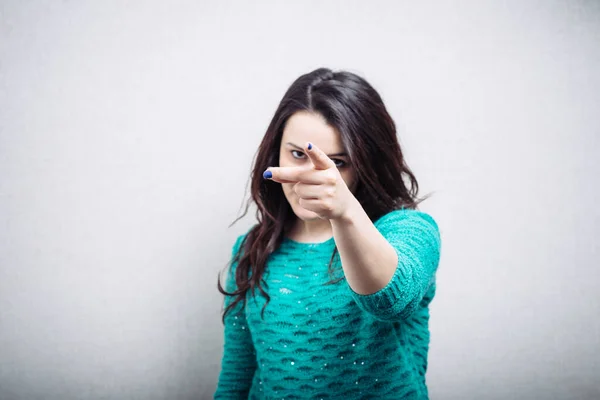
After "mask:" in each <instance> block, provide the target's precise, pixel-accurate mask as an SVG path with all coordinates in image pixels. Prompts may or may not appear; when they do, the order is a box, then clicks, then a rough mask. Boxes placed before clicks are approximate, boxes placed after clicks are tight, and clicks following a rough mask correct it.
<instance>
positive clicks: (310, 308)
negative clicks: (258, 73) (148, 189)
mask: <svg viewBox="0 0 600 400" xmlns="http://www.w3.org/2000/svg"><path fill="white" fill-rule="evenodd" d="M417 192H418V184H417V180H416V179H415V176H414V175H413V173H412V172H411V171H410V169H409V168H408V166H407V165H406V163H405V161H404V158H403V155H402V151H401V149H400V145H399V142H398V139H397V136H396V128H395V125H394V122H393V120H392V118H391V117H390V116H389V114H388V112H387V111H386V108H385V106H384V104H383V102H382V100H381V97H380V96H379V94H378V93H377V92H376V91H375V89H373V87H371V85H369V83H367V82H366V81H365V80H364V79H362V78H360V77H359V76H357V75H355V74H352V73H349V72H344V71H341V72H332V71H331V70H329V69H324V68H321V69H317V70H315V71H313V72H311V73H308V74H305V75H303V76H301V77H300V78H298V79H297V80H296V81H295V82H294V83H293V84H292V85H291V87H290V88H289V89H288V91H287V92H286V93H285V95H284V97H283V99H282V100H281V103H280V104H279V107H278V108H277V111H276V112H275V115H274V117H273V119H272V121H271V123H270V125H269V127H268V128H267V132H266V134H265V136H264V138H263V140H262V143H261V145H260V148H259V149H258V153H257V156H256V159H255V165H254V169H253V172H252V176H251V196H252V199H251V200H253V201H254V202H255V203H256V206H257V208H258V210H257V219H258V224H256V225H255V226H254V227H253V228H252V229H250V231H249V232H247V233H246V234H245V235H242V236H240V237H239V238H238V240H237V241H236V243H235V245H234V246H233V254H232V262H231V267H230V269H229V274H228V277H227V279H226V285H225V288H223V287H222V286H221V283H220V282H219V284H218V286H219V290H220V291H221V293H223V294H225V295H226V297H225V306H226V308H225V312H224V315H223V322H224V324H225V344H224V353H223V359H222V368H221V373H220V377H219V382H218V387H217V390H216V393H215V398H216V399H344V400H353V399H427V398H428V393H427V387H426V383H425V372H426V370H427V352H428V347H429V328H428V322H429V309H428V306H429V303H430V302H431V300H432V298H433V296H434V293H435V272H436V270H437V267H438V262H439V258H440V236H439V231H438V227H437V224H436V222H435V221H434V220H433V219H432V217H431V216H429V215H428V214H426V213H423V212H420V211H417V205H418V203H419V202H420V201H421V200H420V199H418V198H417ZM246 210H247V208H246Z"/></svg>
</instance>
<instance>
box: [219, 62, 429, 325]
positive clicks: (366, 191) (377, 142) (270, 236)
mask: <svg viewBox="0 0 600 400" xmlns="http://www.w3.org/2000/svg"><path fill="white" fill-rule="evenodd" d="M299 111H308V112H313V113H317V114H320V115H321V116H323V117H324V118H325V120H326V121H327V123H328V124H329V125H331V126H332V127H334V128H335V129H337V131H338V132H339V133H340V135H341V140H342V143H343V145H344V149H345V152H346V153H347V154H348V157H349V158H350V164H351V165H352V166H353V168H354V169H355V171H356V178H357V182H358V184H357V186H356V189H355V191H354V196H355V197H356V198H357V199H358V201H359V202H360V204H361V205H362V207H363V209H364V210H365V211H366V213H367V214H368V216H369V218H370V219H371V221H375V220H377V219H378V218H379V217H381V216H383V215H384V214H386V213H388V212H390V211H393V210H396V209H400V208H408V209H416V208H417V205H418V204H419V203H420V202H421V201H423V200H424V199H425V198H422V199H419V198H418V197H417V194H418V190H419V185H418V183H417V179H416V178H415V176H414V174H413V173H412V171H411V170H410V169H409V168H408V166H407V164H406V162H405V160H404V157H403V154H402V150H401V148H400V143H399V141H398V137H397V135H396V126H395V124H394V121H393V120H392V118H391V117H390V115H389V114H388V112H387V110H386V108H385V105H384V104H383V101H382V100H381V97H380V96H379V94H378V93H377V91H376V90H375V89H374V88H373V87H372V86H371V85H370V84H369V83H368V82H367V81H366V80H365V79H363V78H361V77H360V76H358V75H356V74H353V73H351V72H347V71H337V72H333V71H331V70H330V69H327V68H319V69H317V70H315V71H312V72H310V73H307V74H305V75H302V76H300V77H299V78H298V79H296V81H294V82H293V83H292V85H291V86H290V87H289V89H288V90H287V92H286V93H285V95H284V96H283V99H281V102H280V103H279V106H278V107H277V110H276V111H275V115H274V116H273V118H272V120H271V123H270V124H269V127H268V128H267V131H266V133H265V136H264V137H263V140H262V142H261V144H260V146H259V148H258V151H257V153H256V155H255V157H254V167H253V169H252V174H251V176H250V184H251V189H250V194H251V197H250V198H249V199H248V201H247V202H246V207H245V210H244V212H243V214H241V215H240V216H239V217H238V218H237V219H236V220H235V221H234V222H233V223H232V225H233V224H234V223H235V222H237V221H239V220H240V219H241V218H243V217H244V216H245V215H246V214H247V212H248V208H249V207H250V205H251V203H252V202H254V203H255V204H256V206H257V210H256V219H257V221H258V223H257V224H256V225H255V226H254V227H253V228H252V229H251V230H250V231H249V232H248V233H247V235H246V236H245V238H244V240H243V242H242V243H241V245H240V249H239V251H238V252H237V254H234V256H233V259H232V260H231V263H230V265H232V264H233V263H235V262H237V263H238V265H237V268H236V270H235V283H236V285H237V289H236V290H235V291H233V292H227V291H226V290H224V289H223V286H222V285H221V281H220V279H219V280H218V282H217V287H218V289H219V292H221V293H222V294H224V295H225V296H233V297H234V299H233V301H231V302H230V304H229V305H228V306H227V307H226V308H225V310H224V312H223V320H224V319H225V315H226V314H227V313H228V312H229V311H230V310H231V309H232V308H233V307H235V306H236V304H238V303H239V302H243V304H244V305H245V304H246V294H247V292H248V290H251V293H252V295H255V290H256V289H257V288H258V289H259V291H260V292H261V294H262V295H263V296H265V297H266V299H267V301H266V303H265V307H266V305H267V304H268V302H269V300H270V297H269V295H268V293H267V292H266V291H265V289H264V288H263V285H264V286H266V283H265V282H264V281H263V280H262V277H263V272H264V271H265V267H266V261H267V258H268V257H269V255H270V254H271V253H273V252H274V251H275V250H277V248H278V247H279V245H280V244H281V242H282V241H283V239H284V234H285V232H287V229H288V228H290V226H291V224H292V223H293V222H294V220H295V219H296V218H297V217H296V215H295V214H294V212H293V211H292V208H291V206H290V204H289V203H288V201H287V199H286V198H285V196H284V193H283V189H282V186H281V185H280V184H279V183H277V182H273V181H271V180H265V179H263V172H264V171H265V170H266V169H267V168H268V167H275V166H279V150H280V145H281V137H282V135H283V129H284V127H285V124H286V122H287V120H288V119H289V118H290V117H291V116H292V115H293V114H294V113H297V112H299ZM336 252H337V247H336V248H335V249H334V252H333V254H332V258H331V262H330V264H329V266H330V272H332V268H331V267H332V263H333V260H334V257H335V255H336ZM337 281H339V279H338V280H337ZM330 283H333V282H330ZM262 312H263V313H264V307H263V310H262Z"/></svg>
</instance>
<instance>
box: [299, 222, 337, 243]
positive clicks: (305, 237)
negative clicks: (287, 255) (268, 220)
mask: <svg viewBox="0 0 600 400" xmlns="http://www.w3.org/2000/svg"><path fill="white" fill-rule="evenodd" d="M331 235H333V230H332V228H331V223H330V222H329V220H328V219H315V220H312V221H303V220H301V219H300V218H296V221H295V222H294V224H293V225H292V228H291V229H290V232H289V233H288V236H289V237H290V239H293V240H296V241H299V242H323V241H326V240H328V239H329V238H331Z"/></svg>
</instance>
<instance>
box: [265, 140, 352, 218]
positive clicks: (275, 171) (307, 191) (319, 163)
mask: <svg viewBox="0 0 600 400" xmlns="http://www.w3.org/2000/svg"><path fill="white" fill-rule="evenodd" d="M304 147H305V153H306V154H307V155H308V158H309V159H310V161H311V162H312V165H310V166H308V167H269V168H268V169H267V170H266V171H265V172H264V174H263V177H264V178H266V179H271V180H274V181H275V182H279V183H293V184H294V192H296V194H297V195H298V198H299V201H298V203H299V204H300V206H301V207H303V208H305V209H307V210H309V211H313V212H314V213H316V214H317V215H318V216H319V217H320V218H322V219H330V220H335V219H340V218H343V217H344V216H345V215H346V213H347V212H348V211H349V209H350V207H351V205H352V204H353V202H355V201H356V198H355V197H354V195H353V194H352V192H351V191H350V189H349V188H348V186H347V185H346V182H344V179H343V178H342V176H341V175H340V172H339V171H338V168H337V166H336V165H335V163H334V162H333V160H331V159H330V158H329V157H327V155H326V154H325V153H323V151H322V150H321V149H319V148H318V147H317V146H315V145H313V144H311V143H307V144H306V145H305V146H304Z"/></svg>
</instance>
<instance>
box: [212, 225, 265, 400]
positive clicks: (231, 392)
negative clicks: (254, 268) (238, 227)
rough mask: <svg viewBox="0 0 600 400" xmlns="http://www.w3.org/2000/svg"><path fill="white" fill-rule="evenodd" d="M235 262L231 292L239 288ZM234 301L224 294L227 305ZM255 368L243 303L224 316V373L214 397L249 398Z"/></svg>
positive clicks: (229, 281)
mask: <svg viewBox="0 0 600 400" xmlns="http://www.w3.org/2000/svg"><path fill="white" fill-rule="evenodd" d="M243 237H244V235H242V236H240V237H238V239H237V241H236V243H235V245H234V246H233V253H232V256H234V255H235V254H236V253H237V251H238V249H239V248H240V245H241V242H242V240H243ZM236 267H237V263H232V265H231V268H230V270H229V274H228V276H227V281H226V284H225V290H227V291H228V292H232V291H233V290H235V289H236V288H237V285H236V283H235V268H236ZM232 301H233V297H232V296H226V297H225V307H227V306H228V305H229V304H230V303H231V302H232ZM255 370H256V353H255V350H254V345H253V344H252V336H251V335H250V330H249V328H248V324H247V322H246V313H245V311H244V309H243V307H242V303H241V302H240V303H238V304H237V305H236V307H235V308H233V309H232V310H231V311H230V312H228V313H227V315H226V316H225V333H224V345H223V358H222V361H221V373H220V375H219V382H218V385H217V390H216V393H215V395H214V398H215V399H247V398H248V392H249V390H250V386H251V384H252V378H253V377H254V371H255Z"/></svg>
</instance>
